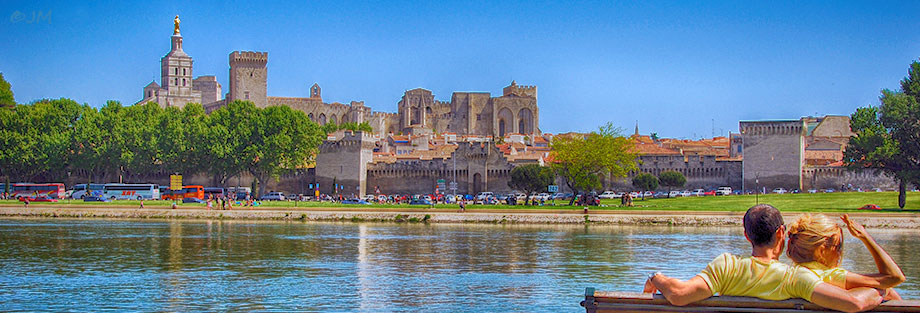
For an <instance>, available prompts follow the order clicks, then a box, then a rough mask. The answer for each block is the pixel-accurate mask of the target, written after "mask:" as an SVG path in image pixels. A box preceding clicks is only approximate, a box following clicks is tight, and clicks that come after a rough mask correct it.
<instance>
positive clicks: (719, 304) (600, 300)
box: [581, 287, 920, 313]
mask: <svg viewBox="0 0 920 313" xmlns="http://www.w3.org/2000/svg"><path fill="white" fill-rule="evenodd" d="M581 305H582V306H583V307H585V312H587V313H597V312H790V313H804V312H827V311H829V310H827V309H825V308H822V307H820V306H817V305H814V304H812V303H810V302H808V301H805V300H802V299H789V300H783V301H770V300H761V299H757V298H750V297H730V296H713V297H711V298H709V299H706V300H703V301H698V302H696V303H693V304H690V305H687V306H683V307H678V306H673V305H671V304H670V303H668V300H667V299H665V298H664V296H662V295H660V294H654V295H653V294H650V293H638V292H617V291H595V290H594V288H590V287H589V288H585V301H582V302H581ZM869 312H920V301H917V300H894V301H887V302H885V303H882V304H881V305H879V306H878V307H877V308H875V309H874V310H870V311H869Z"/></svg>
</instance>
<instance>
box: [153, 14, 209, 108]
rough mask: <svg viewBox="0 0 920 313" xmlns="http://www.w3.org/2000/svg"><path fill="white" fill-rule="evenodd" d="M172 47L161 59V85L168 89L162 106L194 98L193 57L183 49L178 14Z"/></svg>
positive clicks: (193, 100) (177, 104)
mask: <svg viewBox="0 0 920 313" xmlns="http://www.w3.org/2000/svg"><path fill="white" fill-rule="evenodd" d="M170 41H171V43H172V48H171V49H170V50H169V53H167V54H166V56H164V57H163V58H162V59H160V79H161V80H160V87H162V88H165V89H167V90H168V94H167V99H166V100H167V101H166V102H167V103H160V105H162V106H179V107H182V106H185V104H186V103H188V102H199V101H201V100H200V96H199V99H194V97H193V90H192V77H193V76H192V57H191V56H189V55H188V54H186V53H185V51H182V34H180V33H179V16H178V15H176V19H175V28H174V29H173V35H172V37H170Z"/></svg>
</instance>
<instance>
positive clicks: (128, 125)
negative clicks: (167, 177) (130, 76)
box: [111, 102, 164, 182]
mask: <svg viewBox="0 0 920 313" xmlns="http://www.w3.org/2000/svg"><path fill="white" fill-rule="evenodd" d="M163 112H164V109H163V108H161V107H160V105H159V104H157V103H154V102H148V103H145V104H140V105H132V106H127V107H124V108H123V109H122V110H121V111H120V112H119V113H120V114H118V117H119V118H120V119H121V120H120V121H119V124H120V127H118V128H115V129H111V131H113V132H116V133H119V135H120V139H121V140H123V144H122V145H121V149H120V152H121V155H120V160H121V164H122V165H123V167H122V168H120V169H119V170H118V172H119V175H122V176H124V180H125V181H130V182H135V181H136V182H141V181H147V180H148V179H149V178H150V175H151V174H153V173H156V172H157V170H158V169H160V168H161V163H162V161H163V156H164V155H163V150H162V148H161V146H160V144H159V140H160V135H159V134H158V132H159V129H157V125H158V122H159V121H160V119H161V115H162V114H163Z"/></svg>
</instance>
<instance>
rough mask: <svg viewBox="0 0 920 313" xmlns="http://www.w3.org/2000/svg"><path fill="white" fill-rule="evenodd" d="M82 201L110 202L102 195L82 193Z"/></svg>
mask: <svg viewBox="0 0 920 313" xmlns="http://www.w3.org/2000/svg"><path fill="white" fill-rule="evenodd" d="M83 201H84V202H112V200H109V198H106V197H103V196H102V195H84V196H83Z"/></svg>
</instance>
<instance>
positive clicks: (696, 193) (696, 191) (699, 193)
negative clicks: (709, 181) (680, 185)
mask: <svg viewBox="0 0 920 313" xmlns="http://www.w3.org/2000/svg"><path fill="white" fill-rule="evenodd" d="M704 193H706V191H705V190H703V189H693V193H691V195H693V196H696V197H702V196H704Z"/></svg>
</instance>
